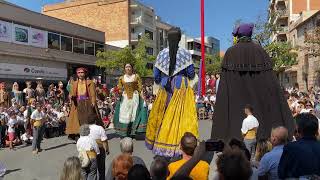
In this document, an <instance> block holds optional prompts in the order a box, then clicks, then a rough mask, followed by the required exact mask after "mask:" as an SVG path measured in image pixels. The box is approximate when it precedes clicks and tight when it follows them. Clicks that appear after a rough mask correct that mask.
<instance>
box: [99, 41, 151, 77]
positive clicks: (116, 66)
mask: <svg viewBox="0 0 320 180" xmlns="http://www.w3.org/2000/svg"><path fill="white" fill-rule="evenodd" d="M147 41H148V37H146V36H143V37H142V38H141V39H140V40H139V43H138V45H137V48H136V49H134V50H132V49H131V47H125V48H123V49H120V50H107V51H105V52H98V53H97V58H98V60H97V63H96V66H97V67H99V68H105V69H106V72H107V73H113V72H116V71H123V68H124V66H125V64H127V63H130V64H133V65H134V70H135V72H136V73H138V74H139V75H140V76H142V77H146V76H150V75H152V70H151V69H147V68H146V66H147V63H152V62H154V60H155V59H156V57H155V56H150V55H148V54H147V52H146V46H147Z"/></svg>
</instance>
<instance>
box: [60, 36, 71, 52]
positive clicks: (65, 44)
mask: <svg viewBox="0 0 320 180" xmlns="http://www.w3.org/2000/svg"><path fill="white" fill-rule="evenodd" d="M61 50H63V51H70V52H72V38H71V37H66V36H61Z"/></svg>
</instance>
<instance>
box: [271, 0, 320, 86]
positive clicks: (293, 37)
mask: <svg viewBox="0 0 320 180" xmlns="http://www.w3.org/2000/svg"><path fill="white" fill-rule="evenodd" d="M318 10H320V1H319V0H270V6H269V22H270V23H273V24H274V25H275V27H276V29H275V32H273V34H272V36H271V40H272V41H273V42H275V41H277V42H289V43H291V45H292V46H293V47H294V48H295V49H297V54H298V57H297V62H298V64H297V65H294V66H292V67H289V68H287V67H284V68H283V71H282V72H279V74H278V78H279V81H280V84H281V85H282V86H284V87H292V86H294V84H296V83H298V84H299V86H300V88H301V89H302V90H306V89H307V88H308V87H310V86H313V85H316V83H315V82H316V81H317V80H316V74H315V72H316V66H314V65H315V64H316V62H317V58H314V57H309V56H308V54H307V53H306V52H304V51H303V50H302V49H301V47H303V46H304V45H305V43H304V32H306V31H312V30H313V29H314V28H315V27H316V25H315V23H313V25H311V24H310V23H308V22H314V21H315V20H314V18H315V16H314V15H315V14H316V13H317V12H318ZM305 24H309V25H308V26H305ZM306 67H308V68H306Z"/></svg>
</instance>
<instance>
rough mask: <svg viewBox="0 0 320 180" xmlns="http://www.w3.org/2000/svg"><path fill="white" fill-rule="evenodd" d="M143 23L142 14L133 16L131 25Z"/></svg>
mask: <svg viewBox="0 0 320 180" xmlns="http://www.w3.org/2000/svg"><path fill="white" fill-rule="evenodd" d="M141 23H142V19H141V16H140V17H135V16H133V17H131V21H130V24H131V25H139V24H141Z"/></svg>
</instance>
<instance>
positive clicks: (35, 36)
mask: <svg viewBox="0 0 320 180" xmlns="http://www.w3.org/2000/svg"><path fill="white" fill-rule="evenodd" d="M47 38H48V32H47V31H42V30H39V29H34V28H30V31H29V44H30V45H31V46H35V47H41V48H46V47H47V44H48V43H47V42H48V40H47Z"/></svg>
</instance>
